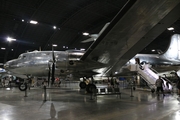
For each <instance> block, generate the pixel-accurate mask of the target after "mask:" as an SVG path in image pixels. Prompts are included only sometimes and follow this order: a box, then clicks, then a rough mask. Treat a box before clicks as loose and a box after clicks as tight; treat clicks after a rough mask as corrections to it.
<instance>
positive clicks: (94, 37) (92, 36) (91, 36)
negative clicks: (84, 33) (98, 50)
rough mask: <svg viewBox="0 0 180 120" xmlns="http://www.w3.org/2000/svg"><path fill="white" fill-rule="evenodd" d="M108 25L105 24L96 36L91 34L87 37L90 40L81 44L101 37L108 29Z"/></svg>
mask: <svg viewBox="0 0 180 120" xmlns="http://www.w3.org/2000/svg"><path fill="white" fill-rule="evenodd" d="M109 24H110V23H109V22H108V23H106V24H105V25H104V27H103V28H102V29H101V31H100V32H99V33H98V34H91V35H89V37H90V38H89V39H86V40H83V41H81V43H87V42H92V41H95V40H96V39H97V38H98V37H99V36H100V35H101V33H102V32H103V31H104V30H105V29H106V28H107V27H108V25H109Z"/></svg>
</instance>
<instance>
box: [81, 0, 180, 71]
mask: <svg viewBox="0 0 180 120" xmlns="http://www.w3.org/2000/svg"><path fill="white" fill-rule="evenodd" d="M178 11H180V0H164V1H159V0H156V1H153V2H152V1H148V0H138V1H136V2H135V0H132V1H128V3H127V4H126V5H125V6H124V8H123V9H122V10H120V12H119V13H118V14H117V15H116V17H115V18H114V19H113V20H112V21H111V22H110V24H109V25H108V27H107V28H106V29H105V30H104V31H103V32H102V34H101V35H100V36H99V37H98V38H97V40H96V41H95V42H94V43H93V44H92V45H91V46H90V47H89V49H88V50H87V52H86V53H85V54H84V55H83V56H82V57H81V60H83V61H88V60H91V61H92V60H93V61H96V62H100V63H103V64H107V65H108V67H107V68H106V69H104V71H103V73H108V72H110V71H111V73H112V72H113V71H112V68H113V70H117V69H115V68H120V67H122V66H123V65H124V64H125V63H126V62H127V61H128V60H130V59H131V58H132V57H133V56H135V55H136V54H137V53H138V52H140V51H141V50H142V49H143V48H144V47H146V46H147V45H148V44H149V43H150V42H152V41H153V40H154V39H155V38H156V37H157V36H158V35H160V34H161V33H162V32H163V31H164V30H165V29H166V28H167V27H169V26H170V25H171V24H172V23H173V22H175V21H176V20H177V19H178V18H179V16H180V14H179V12H178ZM114 72H115V71H114Z"/></svg>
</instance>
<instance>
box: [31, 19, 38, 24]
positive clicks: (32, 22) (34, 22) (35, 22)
mask: <svg viewBox="0 0 180 120" xmlns="http://www.w3.org/2000/svg"><path fill="white" fill-rule="evenodd" d="M30 23H31V24H37V23H38V22H37V21H34V20H31V21H30Z"/></svg>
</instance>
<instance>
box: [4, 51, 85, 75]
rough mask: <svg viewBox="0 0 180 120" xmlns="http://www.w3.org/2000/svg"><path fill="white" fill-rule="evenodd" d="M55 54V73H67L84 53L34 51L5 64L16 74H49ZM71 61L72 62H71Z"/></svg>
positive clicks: (6, 67) (7, 68)
mask: <svg viewBox="0 0 180 120" xmlns="http://www.w3.org/2000/svg"><path fill="white" fill-rule="evenodd" d="M53 54H54V56H55V60H56V62H55V64H56V68H55V74H56V75H65V73H66V71H67V70H68V71H69V69H72V68H73V67H74V66H75V65H74V63H73V62H75V61H78V60H79V58H80V57H81V56H82V55H83V54H84V53H83V51H54V53H52V51H34V52H28V53H23V54H21V55H20V56H19V57H18V58H17V59H14V60H10V61H8V62H6V64H5V65H4V67H5V69H6V70H8V71H10V72H11V74H15V75H17V76H18V75H25V76H27V75H31V76H38V77H40V76H47V75H48V72H49V69H50V70H51V69H52V68H51V66H52V62H53ZM70 61H71V62H72V64H70Z"/></svg>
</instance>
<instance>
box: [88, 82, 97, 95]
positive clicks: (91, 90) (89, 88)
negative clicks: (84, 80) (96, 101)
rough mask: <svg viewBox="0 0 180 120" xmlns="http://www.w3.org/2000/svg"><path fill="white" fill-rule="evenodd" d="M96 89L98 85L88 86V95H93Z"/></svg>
mask: <svg viewBox="0 0 180 120" xmlns="http://www.w3.org/2000/svg"><path fill="white" fill-rule="evenodd" d="M95 89H96V85H94V84H88V85H87V86H86V91H87V92H88V93H93V90H95Z"/></svg>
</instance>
